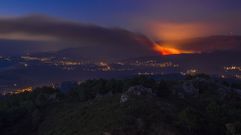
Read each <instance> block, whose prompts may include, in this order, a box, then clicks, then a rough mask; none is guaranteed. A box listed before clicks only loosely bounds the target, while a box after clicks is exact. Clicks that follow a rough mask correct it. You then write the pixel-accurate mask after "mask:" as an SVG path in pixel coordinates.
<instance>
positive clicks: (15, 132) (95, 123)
mask: <svg viewBox="0 0 241 135" xmlns="http://www.w3.org/2000/svg"><path fill="white" fill-rule="evenodd" d="M140 86H141V87H140ZM139 89H140V91H142V93H143V92H145V90H151V94H150V92H149V91H148V92H149V93H147V94H142V93H141V94H140V93H138V90H139ZM240 89H241V83H240V82H235V83H229V82H225V81H223V80H221V79H213V78H211V77H209V76H207V75H197V76H189V77H187V78H186V79H184V80H175V81H167V80H158V81H157V80H154V79H152V78H151V77H145V76H139V77H135V78H131V79H122V80H117V79H112V80H104V79H98V80H87V81H85V82H83V83H81V84H80V85H78V86H77V87H76V88H73V89H71V90H69V91H67V92H65V93H62V92H61V91H60V90H58V89H54V88H49V87H42V88H37V89H35V90H33V92H28V93H21V94H17V95H5V96H2V97H1V98H0V134H1V135H75V134H76V135H79V134H83V135H101V134H104V135H161V134H166V135H204V134H205V135H239V134H241V115H240V114H241V94H240V93H241V90H240ZM239 92H240V93H239ZM121 97H125V98H127V99H125V100H124V101H125V102H122V101H121Z"/></svg>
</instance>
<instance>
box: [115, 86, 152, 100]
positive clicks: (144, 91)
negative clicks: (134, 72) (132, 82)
mask: <svg viewBox="0 0 241 135" xmlns="http://www.w3.org/2000/svg"><path fill="white" fill-rule="evenodd" d="M148 95H149V96H153V92H152V89H150V88H146V87H144V86H142V85H138V86H133V87H130V88H129V89H128V90H127V91H126V92H124V93H123V94H122V95H121V98H120V103H125V102H127V101H128V100H129V98H130V97H132V96H148Z"/></svg>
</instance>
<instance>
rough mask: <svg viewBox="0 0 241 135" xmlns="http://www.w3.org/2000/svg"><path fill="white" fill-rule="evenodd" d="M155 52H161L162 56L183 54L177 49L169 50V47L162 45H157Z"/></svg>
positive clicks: (154, 48)
mask: <svg viewBox="0 0 241 135" xmlns="http://www.w3.org/2000/svg"><path fill="white" fill-rule="evenodd" d="M153 50H154V51H156V52H159V53H160V54H162V55H173V54H181V53H182V52H181V51H180V50H178V49H175V48H169V47H162V46H160V45H155V46H154V47H153Z"/></svg>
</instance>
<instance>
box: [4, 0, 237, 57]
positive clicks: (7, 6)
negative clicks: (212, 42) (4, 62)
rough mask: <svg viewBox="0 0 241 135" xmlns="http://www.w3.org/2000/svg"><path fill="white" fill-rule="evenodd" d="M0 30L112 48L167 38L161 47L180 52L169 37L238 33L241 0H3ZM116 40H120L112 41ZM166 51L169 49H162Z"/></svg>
mask: <svg viewBox="0 0 241 135" xmlns="http://www.w3.org/2000/svg"><path fill="white" fill-rule="evenodd" d="M0 29H1V30H0V39H1V40H21V41H22V40H24V41H26V40H27V41H29V40H31V41H45V42H51V43H53V42H54V44H55V45H56V44H57V43H56V42H57V41H60V40H61V43H63V41H64V42H65V43H66V44H67V43H68V46H91V45H92V46H98V45H99V46H102V48H103V50H106V49H109V48H111V47H113V48H127V49H133V48H134V49H136V46H137V45H135V44H144V45H145V46H151V45H150V44H153V42H154V41H156V40H161V41H168V44H165V45H163V46H165V47H172V48H171V49H172V51H173V52H176V53H179V52H180V50H177V49H176V48H178V49H180V48H181V47H177V45H176V44H175V45H173V43H172V44H171V42H170V41H174V40H181V39H187V38H193V37H204V36H211V35H226V36H227V35H228V36H229V35H240V34H241V1H240V0H34V1H33V0H21V1H20V0H1V1H0ZM103 33H104V34H105V35H103ZM110 35H111V36H112V37H111V38H112V39H110ZM114 41H119V43H116V44H117V45H114V44H115V42H114ZM83 44H84V45H83ZM97 44H98V45H97ZM103 44H105V46H104V45H103ZM110 44H111V45H112V46H111V45H110ZM123 44H126V46H123ZM130 44H134V47H133V46H132V47H130ZM170 44H171V45H170ZM58 46H59V47H57V48H61V47H62V46H65V45H62V44H59V45H58ZM68 46H67V47H68ZM110 46H111V47H110ZM65 47H66V46H65ZM128 47H129V48H128ZM44 48H46V45H45V47H44ZM49 48H55V47H49ZM49 48H48V49H49ZM137 48H138V47H137ZM151 48H153V47H151ZM181 49H182V48H181ZM109 50H111V49H109ZM112 50H113V49H112ZM145 50H149V49H147V48H143V50H141V53H142V54H144V53H143V52H145ZM154 50H157V51H158V50H159V51H163V48H160V47H159V46H158V47H154ZM193 50H194V49H192V48H191V49H189V50H182V51H183V52H192V51H193ZM164 51H170V50H165V48H164ZM146 52H148V51H146ZM130 53H131V51H130ZM147 54H148V53H147Z"/></svg>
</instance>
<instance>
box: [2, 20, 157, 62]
mask: <svg viewBox="0 0 241 135" xmlns="http://www.w3.org/2000/svg"><path fill="white" fill-rule="evenodd" d="M0 38H2V39H4V38H9V39H22V40H45V41H50V42H53V41H54V42H55V43H56V42H57V43H59V44H66V48H68V47H73V46H74V47H79V49H81V48H86V47H88V48H90V49H87V50H88V51H89V52H85V53H91V54H92V55H94V56H96V57H137V56H146V55H152V54H153V51H152V42H151V41H150V40H149V39H148V38H147V37H145V36H144V35H142V34H138V33H133V32H130V31H127V30H124V29H119V28H104V27H100V26H96V25H88V24H80V23H76V22H68V21H63V20H58V19H54V18H49V17H46V16H28V17H20V18H7V19H6V18H5V19H3V18H2V19H0ZM51 39H53V40H51ZM72 45H73V46H72ZM108 54H110V55H108ZM80 55H81V54H80Z"/></svg>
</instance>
